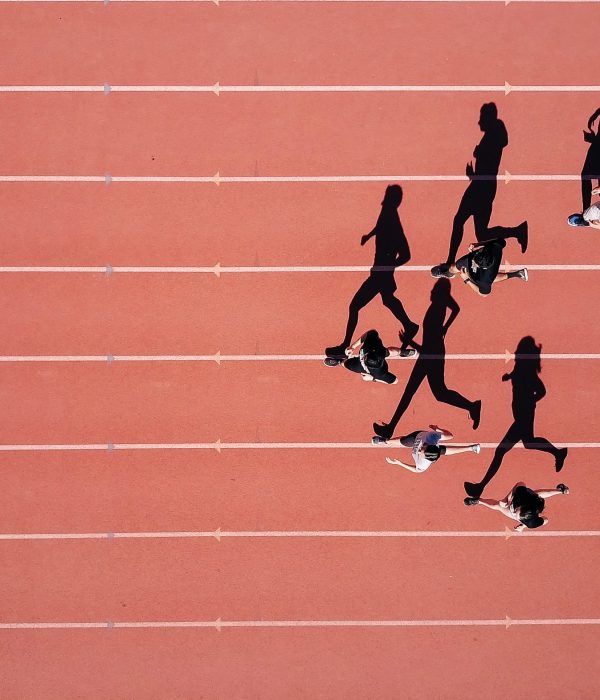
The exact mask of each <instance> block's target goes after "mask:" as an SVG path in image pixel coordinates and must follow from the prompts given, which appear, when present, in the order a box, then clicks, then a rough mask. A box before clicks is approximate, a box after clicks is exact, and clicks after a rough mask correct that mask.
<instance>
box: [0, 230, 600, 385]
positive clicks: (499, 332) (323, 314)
mask: <svg viewBox="0 0 600 700" xmlns="http://www.w3.org/2000/svg"><path fill="white" fill-rule="evenodd" d="M584 235H585V234H584ZM510 245H513V246H514V243H509V246H510ZM515 247H516V246H515ZM509 260H510V262H511V263H513V264H518V263H520V262H521V256H520V253H518V252H517V253H516V254H515V256H512V255H511V257H510V258H509ZM599 274H600V272H598V271H591V272H588V271H585V272H571V273H568V276H566V277H565V278H564V279H565V280H566V282H565V283H563V284H561V282H560V280H561V279H562V278H561V276H560V275H558V274H557V273H556V272H536V271H534V272H532V273H531V276H530V280H529V282H527V283H524V282H522V281H521V280H508V281H506V282H502V283H501V284H499V285H498V286H497V287H496V288H495V289H494V291H493V293H492V295H491V296H490V297H489V298H482V297H479V296H477V295H476V294H474V293H473V292H472V291H470V290H468V289H466V288H465V287H464V285H463V284H462V282H461V281H456V280H455V281H454V282H453V283H452V294H453V295H454V297H455V299H456V301H457V302H458V304H459V306H460V308H461V312H460V314H459V316H458V318H457V320H456V321H455V323H454V325H453V326H452V328H451V329H450V330H449V332H448V335H447V338H446V347H447V352H449V353H503V352H504V351H505V350H506V349H508V350H510V351H514V349H515V347H516V345H517V343H518V341H519V340H520V339H521V338H522V337H523V336H525V335H533V336H534V337H535V338H536V339H537V341H538V342H541V343H542V345H543V350H544V352H548V353H570V352H572V353H586V352H596V351H597V347H596V345H595V344H594V342H593V339H592V338H590V331H589V329H590V326H594V325H595V324H596V323H600V318H599V316H600V309H599V308H598V306H597V305H594V304H592V303H591V302H590V299H591V298H592V295H593V290H594V289H596V288H597V285H598V275H599ZM366 278H367V273H344V274H333V273H331V274H321V273H314V274H308V273H307V274H285V273H284V274H278V273H273V274H268V275H250V274H248V275H236V274H232V275H223V276H222V277H221V278H219V279H218V278H217V277H215V276H214V275H212V274H198V275H192V274H191V275H164V274H163V275H161V274H148V275H129V274H119V273H115V274H112V275H107V274H101V273H98V274H85V275H80V274H77V273H74V274H68V275H66V274H14V275H13V274H5V275H0V300H1V301H0V317H1V318H2V321H3V328H4V333H3V335H2V338H1V339H0V354H1V355H36V354H39V355H98V354H106V355H108V354H112V355H143V354H149V355H165V354H169V355H186V354H187V355H197V354H213V353H216V352H217V350H220V351H221V353H223V354H318V353H322V352H324V348H325V347H326V346H330V345H334V344H336V343H339V342H340V341H341V340H342V339H343V333H344V329H345V326H346V319H347V315H348V304H349V303H350V300H351V299H352V297H353V296H354V294H355V292H356V291H357V290H358V288H359V287H360V285H361V284H362V283H363V281H364V280H365V279H366ZM396 280H397V285H398V292H397V295H398V297H399V298H400V299H402V301H403V302H404V304H405V307H406V310H407V312H408V313H409V315H410V316H411V317H413V318H414V319H415V320H416V321H417V322H419V323H421V322H422V319H423V317H424V314H425V312H426V310H427V308H428V306H429V297H430V293H431V290H432V288H433V286H434V284H435V280H433V279H432V278H431V277H430V276H429V274H428V273H426V272H410V273H408V272H407V273H396ZM557 295H560V312H558V313H557V306H556V299H557ZM240 300H243V302H240ZM582 307H584V308H585V322H583V321H582V318H581V312H582ZM292 310H293V313H291V312H292ZM474 319H477V322H476V326H475V325H474V324H475V321H474ZM556 323H559V324H560V329H561V331H560V334H558V335H557V334H555V333H554V332H553V328H554V325H555V324H556ZM368 328H377V329H378V330H379V332H380V333H381V335H382V338H384V341H385V342H386V343H387V344H388V345H394V344H397V343H398V329H399V323H398V321H397V320H396V319H395V317H394V316H393V315H392V314H391V313H390V311H388V309H386V308H385V307H384V306H383V305H382V304H381V300H380V299H379V298H376V299H374V300H373V301H372V302H371V304H369V305H368V306H367V307H366V308H365V309H363V311H361V314H360V316H359V325H358V328H357V334H358V333H361V332H364V331H365V330H367V329H368ZM475 331H476V332H475ZM474 334H475V335H476V342H475V339H474ZM495 362H496V363H498V367H499V368H500V365H501V364H502V361H495ZM270 364H271V363H270ZM50 369H52V368H50V367H45V368H44V367H38V368H37V370H36V371H40V372H41V371H46V370H50ZM255 370H256V368H255V367H247V368H246V371H247V372H254V371H255ZM273 370H274V368H273V367H271V366H269V367H268V368H267V369H266V371H267V372H269V373H271V372H273ZM3 371H8V370H6V369H4V370H3ZM193 371H194V372H197V374H196V375H195V376H197V377H198V383H199V384H201V383H202V378H203V371H204V370H203V368H202V367H200V366H197V367H196V368H195V369H194V370H193ZM499 371H502V370H501V368H500V369H499ZM327 376H330V377H332V378H333V377H335V381H334V382H333V383H332V386H336V385H337V383H338V382H339V376H340V373H335V372H330V374H329V375H327Z"/></svg>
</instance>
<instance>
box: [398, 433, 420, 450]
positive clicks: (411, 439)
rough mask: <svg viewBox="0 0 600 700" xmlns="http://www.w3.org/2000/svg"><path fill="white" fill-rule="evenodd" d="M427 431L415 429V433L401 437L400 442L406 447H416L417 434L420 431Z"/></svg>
mask: <svg viewBox="0 0 600 700" xmlns="http://www.w3.org/2000/svg"><path fill="white" fill-rule="evenodd" d="M423 432H426V431H424V430H415V432H414V433H409V434H408V435H404V436H402V437H401V438H400V444H401V445H404V447H414V446H415V442H416V441H417V435H418V434H419V433H423Z"/></svg>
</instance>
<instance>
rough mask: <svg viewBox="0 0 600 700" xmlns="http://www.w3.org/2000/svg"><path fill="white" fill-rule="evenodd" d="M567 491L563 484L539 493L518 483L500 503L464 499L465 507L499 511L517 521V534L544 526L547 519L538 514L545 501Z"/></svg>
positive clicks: (481, 499) (489, 500) (487, 500)
mask: <svg viewBox="0 0 600 700" xmlns="http://www.w3.org/2000/svg"><path fill="white" fill-rule="evenodd" d="M568 493H569V489H568V487H567V486H565V484H558V486H557V487H556V489H541V490H540V491H532V490H531V489H529V488H527V486H525V484H524V483H523V482H522V481H520V482H519V483H517V484H515V485H514V486H513V488H512V490H511V492H510V493H509V494H508V495H507V496H506V497H505V498H503V499H502V500H501V501H494V500H492V499H484V498H479V499H477V498H465V500H464V504H465V505H466V506H476V505H481V506H485V507H486V508H491V510H497V511H500V513H502V514H503V515H506V517H507V518H511V519H512V520H518V521H519V524H518V525H516V526H515V530H516V531H517V532H522V531H523V530H525V529H531V530H532V529H534V528H538V527H542V525H546V524H547V522H548V518H544V517H543V516H541V515H540V513H541V512H542V511H543V510H544V507H545V505H546V504H545V499H546V498H551V497H552V496H559V495H563V496H566V495H568Z"/></svg>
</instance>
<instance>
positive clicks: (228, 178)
mask: <svg viewBox="0 0 600 700" xmlns="http://www.w3.org/2000/svg"><path fill="white" fill-rule="evenodd" d="M1 1H2V0H0V2H1ZM53 1H54V0H53ZM473 179H474V180H481V181H491V180H498V181H503V182H505V183H509V182H512V181H513V180H514V181H518V182H579V181H580V180H581V176H580V175H566V174H562V175H555V174H545V175H513V174H512V173H509V172H508V171H505V172H504V175H498V176H489V177H487V176H480V177H475V178H473ZM397 181H403V182H469V178H468V177H467V176H466V175H221V173H220V171H219V172H216V173H215V174H214V175H181V176H180V175H148V176H146V175H144V176H142V175H110V174H106V175H0V182H103V183H104V184H106V185H110V184H113V183H118V182H123V183H127V182H129V183H149V182H150V183H164V182H180V183H181V182H184V183H195V184H211V183H212V184H214V185H217V186H219V185H222V184H227V183H285V182H289V183H310V182H314V183H319V182H397Z"/></svg>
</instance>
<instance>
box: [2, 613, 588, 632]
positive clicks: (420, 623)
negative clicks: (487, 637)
mask: <svg viewBox="0 0 600 700" xmlns="http://www.w3.org/2000/svg"><path fill="white" fill-rule="evenodd" d="M533 625H543V626H566V625H600V618H555V619H549V618H548V619H531V620H526V619H521V620H514V619H512V618H510V617H508V615H507V616H506V617H505V618H504V619H495V620H494V619H491V620H223V619H221V618H218V619H217V620H213V621H205V620H192V621H183V620H181V621H161V622H112V621H107V622H4V623H1V624H0V629H2V630H9V629H13V630H18V629H20V630H43V629H106V628H109V629H165V628H175V629H176V628H190V627H197V628H212V629H216V630H217V631H218V632H220V631H221V630H222V629H224V628H227V627H241V628H253V627H270V628H274V627H325V628H327V627H504V628H506V629H509V628H510V627H529V626H533Z"/></svg>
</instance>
